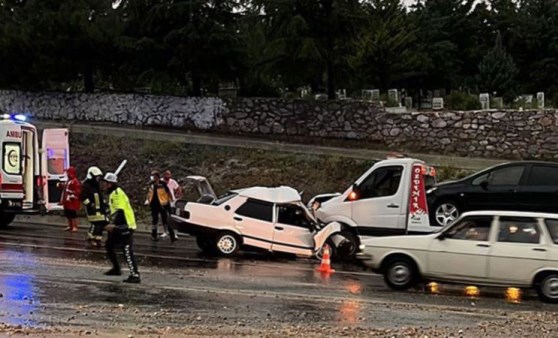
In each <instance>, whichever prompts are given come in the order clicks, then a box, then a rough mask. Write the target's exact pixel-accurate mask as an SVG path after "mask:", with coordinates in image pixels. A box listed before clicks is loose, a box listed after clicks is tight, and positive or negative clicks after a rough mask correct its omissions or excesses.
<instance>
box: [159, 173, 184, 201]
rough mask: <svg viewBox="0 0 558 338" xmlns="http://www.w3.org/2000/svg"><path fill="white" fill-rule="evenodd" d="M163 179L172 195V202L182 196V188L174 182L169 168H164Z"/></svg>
mask: <svg viewBox="0 0 558 338" xmlns="http://www.w3.org/2000/svg"><path fill="white" fill-rule="evenodd" d="M163 181H165V183H166V184H167V186H168V187H169V190H170V192H171V195H172V203H174V202H176V200H178V199H181V198H182V188H181V187H180V184H178V182H176V180H174V179H173V178H172V173H171V171H170V170H166V171H165V172H164V173H163Z"/></svg>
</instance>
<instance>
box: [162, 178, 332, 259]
mask: <svg viewBox="0 0 558 338" xmlns="http://www.w3.org/2000/svg"><path fill="white" fill-rule="evenodd" d="M189 179H190V180H191V181H194V182H195V184H196V187H197V189H198V192H199V193H200V195H201V197H200V198H199V199H198V201H196V202H188V201H184V200H180V201H177V202H176V209H175V210H174V212H173V214H172V215H171V217H170V220H171V224H172V225H173V226H174V227H175V229H177V230H178V231H179V232H182V233H187V234H189V235H192V236H195V237H196V242H197V244H198V246H199V248H200V249H201V250H202V251H204V252H216V253H218V254H221V255H224V256H231V255H234V254H235V253H236V252H237V251H238V250H239V249H240V248H241V247H253V248H258V249H263V250H266V251H273V252H285V253H291V254H296V255H299V256H313V255H317V256H318V257H319V256H320V254H321V250H322V247H323V246H324V244H326V243H327V244H328V245H329V246H330V247H331V248H332V251H333V253H332V255H333V254H334V252H335V244H334V242H333V240H332V235H335V234H337V233H339V232H340V231H341V225H340V224H339V223H337V222H332V223H329V224H327V225H323V224H319V223H318V222H317V221H316V219H315V218H314V217H313V216H312V214H311V213H310V211H309V210H308V209H307V208H306V207H305V206H304V204H303V203H302V201H301V198H300V194H299V193H298V192H297V191H296V190H295V189H293V188H290V187H284V186H282V187H277V188H265V187H252V188H246V189H241V190H234V191H230V192H228V193H227V194H225V195H224V196H221V197H219V198H217V197H216V195H215V193H214V191H213V189H212V188H211V185H210V184H209V182H207V180H206V179H205V178H204V177H201V176H191V177H189Z"/></svg>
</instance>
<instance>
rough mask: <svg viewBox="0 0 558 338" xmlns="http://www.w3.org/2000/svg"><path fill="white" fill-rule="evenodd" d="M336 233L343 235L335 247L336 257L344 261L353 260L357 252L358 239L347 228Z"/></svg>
mask: <svg viewBox="0 0 558 338" xmlns="http://www.w3.org/2000/svg"><path fill="white" fill-rule="evenodd" d="M338 235H339V236H341V237H343V240H342V241H341V242H340V243H338V244H337V246H336V248H335V251H336V258H337V259H339V260H345V261H350V260H353V259H354V258H355V255H356V254H357V252H358V246H359V245H360V239H359V238H358V236H357V235H355V234H354V233H352V232H351V231H349V230H343V231H341V232H340V233H339V234H338Z"/></svg>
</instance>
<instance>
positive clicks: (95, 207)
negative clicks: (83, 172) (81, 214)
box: [81, 167, 109, 248]
mask: <svg viewBox="0 0 558 338" xmlns="http://www.w3.org/2000/svg"><path fill="white" fill-rule="evenodd" d="M102 178H103V172H102V171H101V169H99V168H97V167H90V168H89V169H88V170H87V177H86V179H85V181H84V182H83V184H82V189H81V204H83V206H84V207H85V213H86V215H87V220H88V221H89V223H90V224H91V225H90V227H89V231H88V232H87V239H88V241H89V242H90V243H91V244H92V245H93V246H96V247H98V248H100V247H101V241H102V240H103V229H104V228H105V226H107V225H108V223H109V222H108V216H107V205H106V201H105V199H104V198H103V195H102V194H101V187H100V181H101V179H102Z"/></svg>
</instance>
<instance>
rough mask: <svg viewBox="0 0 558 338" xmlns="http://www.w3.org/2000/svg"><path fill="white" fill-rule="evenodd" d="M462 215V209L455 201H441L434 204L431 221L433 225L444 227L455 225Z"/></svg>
mask: <svg viewBox="0 0 558 338" xmlns="http://www.w3.org/2000/svg"><path fill="white" fill-rule="evenodd" d="M460 215H461V208H460V207H459V205H458V204H457V203H455V202H454V201H449V200H446V201H440V202H437V203H436V204H434V208H432V211H431V217H430V221H431V223H432V224H433V225H435V226H439V227H444V226H446V225H448V224H451V223H453V222H454V221H455V220H456V219H457V218H459V216H460Z"/></svg>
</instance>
